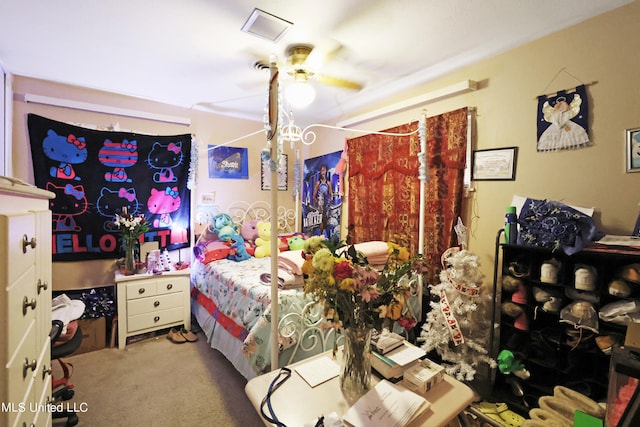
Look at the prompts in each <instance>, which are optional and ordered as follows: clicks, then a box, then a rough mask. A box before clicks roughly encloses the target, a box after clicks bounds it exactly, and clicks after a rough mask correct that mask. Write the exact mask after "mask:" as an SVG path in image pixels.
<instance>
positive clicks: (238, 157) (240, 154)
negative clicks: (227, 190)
mask: <svg viewBox="0 0 640 427" xmlns="http://www.w3.org/2000/svg"><path fill="white" fill-rule="evenodd" d="M248 158H249V150H248V149H247V148H238V147H228V146H226V145H209V146H208V147H207V163H208V165H209V178H212V179H213V178H217V179H249V159H248Z"/></svg>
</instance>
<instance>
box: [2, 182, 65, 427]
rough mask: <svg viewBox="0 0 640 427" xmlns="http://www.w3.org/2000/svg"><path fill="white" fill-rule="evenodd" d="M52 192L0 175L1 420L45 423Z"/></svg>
mask: <svg viewBox="0 0 640 427" xmlns="http://www.w3.org/2000/svg"><path fill="white" fill-rule="evenodd" d="M53 197H55V195H54V194H53V193H51V192H48V191H44V190H40V189H37V188H35V187H31V186H29V185H24V184H21V183H17V182H14V181H12V180H11V179H9V178H5V177H0V283H2V289H0V367H1V368H0V404H1V405H2V407H1V408H0V409H1V410H0V425H3V426H20V427H21V426H26V427H28V426H37V427H40V426H50V425H51V412H50V411H49V410H47V408H48V404H49V403H50V399H51V350H50V340H49V332H50V331H51V212H50V211H49V199H51V198H53Z"/></svg>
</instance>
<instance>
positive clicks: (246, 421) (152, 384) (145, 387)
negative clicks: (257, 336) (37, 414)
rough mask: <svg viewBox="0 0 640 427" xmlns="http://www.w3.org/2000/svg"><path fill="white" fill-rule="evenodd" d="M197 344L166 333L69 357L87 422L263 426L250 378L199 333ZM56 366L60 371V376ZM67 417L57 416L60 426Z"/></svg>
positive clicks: (97, 425)
mask: <svg viewBox="0 0 640 427" xmlns="http://www.w3.org/2000/svg"><path fill="white" fill-rule="evenodd" d="M198 337H199V340H198V341H197V342H195V343H185V344H174V343H172V342H171V341H169V340H168V339H166V335H159V336H157V337H155V338H150V339H148V340H145V341H140V342H136V343H134V344H130V345H128V346H127V347H126V348H125V349H124V350H119V349H117V348H114V349H110V348H105V349H103V350H99V351H94V352H90V353H84V354H79V355H76V356H71V357H69V358H66V359H65V361H67V362H70V363H72V364H73V366H74V371H75V372H74V374H73V376H72V380H71V382H72V383H73V384H74V385H75V390H76V391H75V396H74V398H73V399H72V400H70V401H69V402H70V403H69V405H74V403H75V405H74V407H75V408H76V409H79V410H84V411H86V412H79V413H78V418H79V420H80V422H79V424H78V425H79V426H87V427H101V426H109V427H111V426H121V427H128V426H132V427H133V426H136V427H139V426H142V427H144V426H153V427H163V426H167V427H175V426H205V425H206V426H213V425H215V426H242V427H245V426H260V425H263V424H262V420H261V417H260V416H259V415H258V414H257V413H256V411H255V410H254V408H253V406H252V405H251V403H250V402H249V400H248V398H247V396H246V394H245V392H244V386H245V384H246V380H245V378H244V377H242V376H241V375H240V374H238V373H237V372H236V371H235V369H234V368H233V366H232V365H231V364H230V363H229V361H228V360H227V359H226V358H225V357H224V356H223V355H222V354H221V353H219V352H217V351H215V350H212V349H211V348H210V347H209V344H208V343H207V342H206V337H204V335H203V334H202V333H198ZM57 367H58V364H57V363H55V364H54V374H56V377H57V376H59V375H60V372H61V371H60V370H59V369H58V370H56V368H57ZM64 425H65V422H64V421H62V420H54V423H53V426H54V427H62V426H64Z"/></svg>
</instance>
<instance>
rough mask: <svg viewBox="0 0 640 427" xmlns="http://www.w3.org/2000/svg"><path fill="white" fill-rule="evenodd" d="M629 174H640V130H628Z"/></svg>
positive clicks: (627, 155) (627, 156)
mask: <svg viewBox="0 0 640 427" xmlns="http://www.w3.org/2000/svg"><path fill="white" fill-rule="evenodd" d="M626 135H627V144H626V147H627V154H626V158H627V172H640V128H633V129H627V131H626Z"/></svg>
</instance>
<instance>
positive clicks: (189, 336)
mask: <svg viewBox="0 0 640 427" xmlns="http://www.w3.org/2000/svg"><path fill="white" fill-rule="evenodd" d="M180 335H182V337H183V338H184V339H185V340H186V341H188V342H196V341H198V336H197V335H196V334H194V333H193V332H191V331H187V330H186V329H185V328H180Z"/></svg>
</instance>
